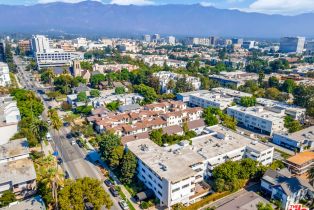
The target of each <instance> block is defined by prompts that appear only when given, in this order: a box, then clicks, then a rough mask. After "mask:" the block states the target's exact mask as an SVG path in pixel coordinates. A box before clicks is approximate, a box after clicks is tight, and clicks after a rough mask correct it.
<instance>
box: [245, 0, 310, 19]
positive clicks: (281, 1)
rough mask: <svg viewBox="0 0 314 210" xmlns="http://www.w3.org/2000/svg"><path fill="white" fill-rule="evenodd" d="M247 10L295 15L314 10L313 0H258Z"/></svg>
mask: <svg viewBox="0 0 314 210" xmlns="http://www.w3.org/2000/svg"><path fill="white" fill-rule="evenodd" d="M247 11H251V12H263V13H268V14H286V15H295V14H300V13H305V12H312V11H314V1H313V0H256V1H255V2H253V3H252V4H251V5H250V6H249V8H248V9H247Z"/></svg>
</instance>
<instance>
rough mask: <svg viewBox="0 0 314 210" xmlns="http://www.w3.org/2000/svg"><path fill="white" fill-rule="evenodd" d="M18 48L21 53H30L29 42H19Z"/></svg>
mask: <svg viewBox="0 0 314 210" xmlns="http://www.w3.org/2000/svg"><path fill="white" fill-rule="evenodd" d="M18 46H19V49H20V51H21V52H24V53H25V52H31V42H30V40H20V41H19V42H18Z"/></svg>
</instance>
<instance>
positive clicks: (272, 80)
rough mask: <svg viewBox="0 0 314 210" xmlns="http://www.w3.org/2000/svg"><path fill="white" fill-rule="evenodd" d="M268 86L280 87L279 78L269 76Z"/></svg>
mask: <svg viewBox="0 0 314 210" xmlns="http://www.w3.org/2000/svg"><path fill="white" fill-rule="evenodd" d="M268 86H269V87H274V88H278V87H279V80H278V79H277V78H276V77H274V76H272V77H269V79H268Z"/></svg>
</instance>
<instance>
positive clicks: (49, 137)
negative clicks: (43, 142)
mask: <svg viewBox="0 0 314 210" xmlns="http://www.w3.org/2000/svg"><path fill="white" fill-rule="evenodd" d="M46 139H47V140H48V141H51V140H52V137H51V134H50V133H49V132H48V133H47V134H46Z"/></svg>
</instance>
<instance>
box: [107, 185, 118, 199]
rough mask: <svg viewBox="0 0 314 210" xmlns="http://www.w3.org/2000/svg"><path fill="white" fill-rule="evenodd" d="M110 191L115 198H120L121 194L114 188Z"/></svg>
mask: <svg viewBox="0 0 314 210" xmlns="http://www.w3.org/2000/svg"><path fill="white" fill-rule="evenodd" d="M109 191H110V192H111V194H112V195H113V196H114V197H118V196H119V192H118V191H117V190H116V189H115V188H114V187H110V188H109Z"/></svg>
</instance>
